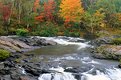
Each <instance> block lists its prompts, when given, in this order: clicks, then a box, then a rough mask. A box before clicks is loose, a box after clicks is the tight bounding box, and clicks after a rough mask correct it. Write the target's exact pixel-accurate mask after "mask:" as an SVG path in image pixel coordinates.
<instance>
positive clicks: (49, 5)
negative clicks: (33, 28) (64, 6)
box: [44, 0, 55, 21]
mask: <svg viewBox="0 0 121 80" xmlns="http://www.w3.org/2000/svg"><path fill="white" fill-rule="evenodd" d="M54 11H55V1H54V0H48V2H45V3H44V16H45V18H46V20H48V21H52V20H53V14H54Z"/></svg>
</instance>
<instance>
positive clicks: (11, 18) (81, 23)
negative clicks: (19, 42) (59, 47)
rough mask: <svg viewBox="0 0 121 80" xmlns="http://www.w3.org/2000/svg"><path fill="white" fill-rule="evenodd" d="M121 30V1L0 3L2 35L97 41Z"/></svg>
mask: <svg viewBox="0 0 121 80" xmlns="http://www.w3.org/2000/svg"><path fill="white" fill-rule="evenodd" d="M120 27H121V0H0V35H16V34H17V35H19V36H28V35H33V36H73V37H79V36H83V35H84V34H87V33H88V34H93V35H95V36H97V37H98V36H100V35H101V34H103V35H104V34H106V32H105V31H110V32H111V31H112V30H113V31H112V33H113V34H114V32H116V33H119V34H120V33H121V31H120V29H121V28H120ZM102 32H103V33H102ZM106 35H107V34H106Z"/></svg>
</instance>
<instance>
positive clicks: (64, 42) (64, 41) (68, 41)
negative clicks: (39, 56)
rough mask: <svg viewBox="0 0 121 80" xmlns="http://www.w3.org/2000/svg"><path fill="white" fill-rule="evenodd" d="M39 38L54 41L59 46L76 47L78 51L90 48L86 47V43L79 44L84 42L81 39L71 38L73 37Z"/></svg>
mask: <svg viewBox="0 0 121 80" xmlns="http://www.w3.org/2000/svg"><path fill="white" fill-rule="evenodd" d="M41 38H44V39H46V40H52V41H55V42H57V43H58V44H61V45H78V46H79V48H78V50H79V49H82V48H86V47H91V46H90V45H88V42H83V43H82V42H80V41H85V40H84V39H81V38H73V37H65V38H64V37H61V36H60V37H41Z"/></svg>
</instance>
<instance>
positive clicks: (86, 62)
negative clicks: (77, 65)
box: [81, 57, 101, 64]
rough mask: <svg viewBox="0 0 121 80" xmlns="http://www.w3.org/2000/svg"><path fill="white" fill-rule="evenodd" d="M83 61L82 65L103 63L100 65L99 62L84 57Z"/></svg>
mask: <svg viewBox="0 0 121 80" xmlns="http://www.w3.org/2000/svg"><path fill="white" fill-rule="evenodd" d="M81 61H82V63H85V64H89V63H90V64H101V63H99V62H97V61H95V60H92V59H90V58H89V57H83V58H82V59H81Z"/></svg>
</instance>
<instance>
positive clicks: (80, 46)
mask: <svg viewBox="0 0 121 80" xmlns="http://www.w3.org/2000/svg"><path fill="white" fill-rule="evenodd" d="M43 38H45V39H48V40H53V41H55V42H57V43H58V45H56V46H47V47H42V48H40V49H36V50H34V51H30V52H28V53H35V54H36V61H43V62H45V63H52V65H53V64H54V66H52V67H50V68H49V70H52V72H51V73H46V74H40V77H38V80H121V69H119V68H117V65H118V64H119V63H118V62H117V61H111V60H99V59H94V58H93V57H92V56H91V53H90V52H89V51H88V48H89V47H93V46H92V45H89V44H88V41H86V40H84V39H81V38H72V37H43Z"/></svg>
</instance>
